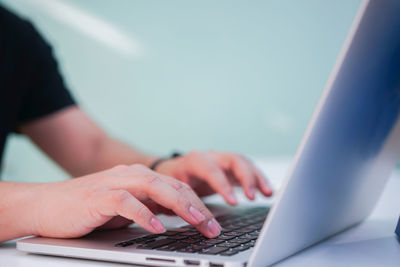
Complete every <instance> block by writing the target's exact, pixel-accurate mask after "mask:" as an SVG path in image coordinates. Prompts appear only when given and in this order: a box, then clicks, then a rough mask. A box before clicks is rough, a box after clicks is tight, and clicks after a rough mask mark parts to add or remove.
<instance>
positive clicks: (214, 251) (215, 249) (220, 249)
mask: <svg viewBox="0 0 400 267" xmlns="http://www.w3.org/2000/svg"><path fill="white" fill-rule="evenodd" d="M227 249H228V248H224V247H217V246H215V247H210V248H206V249H203V250H202V251H200V252H199V253H200V254H208V255H216V254H218V253H221V252H223V251H225V250H227Z"/></svg>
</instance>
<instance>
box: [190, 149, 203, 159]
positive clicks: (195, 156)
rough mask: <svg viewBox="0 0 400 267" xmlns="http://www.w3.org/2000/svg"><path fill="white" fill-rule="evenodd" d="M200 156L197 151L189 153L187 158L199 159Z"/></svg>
mask: <svg viewBox="0 0 400 267" xmlns="http://www.w3.org/2000/svg"><path fill="white" fill-rule="evenodd" d="M200 155H201V153H200V152H199V151H198V150H193V151H190V153H189V154H188V156H189V157H191V158H198V157H200Z"/></svg>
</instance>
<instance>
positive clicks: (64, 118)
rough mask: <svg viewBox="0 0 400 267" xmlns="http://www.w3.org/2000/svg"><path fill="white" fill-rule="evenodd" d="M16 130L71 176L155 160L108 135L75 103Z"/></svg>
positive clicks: (149, 162)
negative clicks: (27, 137)
mask: <svg viewBox="0 0 400 267" xmlns="http://www.w3.org/2000/svg"><path fill="white" fill-rule="evenodd" d="M20 130H21V132H22V133H23V134H25V135H27V136H29V138H30V139H31V140H32V141H33V142H34V143H35V144H36V145H37V146H38V147H39V148H40V149H42V150H43V151H44V152H46V154H48V155H49V156H50V157H51V158H52V159H53V160H55V161H56V162H57V163H58V164H59V165H60V166H62V167H63V168H64V169H65V170H66V171H67V172H68V173H70V174H71V175H72V176H74V177H76V176H81V175H85V174H88V173H92V172H96V171H100V170H105V169H108V168H111V167H114V166H116V165H119V164H127V165H131V164H134V163H138V164H143V165H146V166H149V165H150V164H151V163H152V162H153V161H154V160H155V159H156V158H155V157H152V156H149V155H146V154H144V153H142V152H140V151H138V150H136V149H134V148H132V147H129V146H127V145H125V144H124V143H122V142H120V141H118V140H116V139H114V138H111V137H110V136H108V135H107V134H106V133H105V132H104V131H103V130H102V129H100V127H98V126H97V125H96V124H95V123H94V122H93V121H92V120H91V119H90V118H89V117H88V116H87V115H86V114H85V113H84V112H82V110H80V109H79V108H78V107H76V106H72V107H69V108H66V109H63V110H61V111H59V112H56V113H55V114H52V115H50V116H47V117H45V118H41V119H38V120H35V121H33V122H30V123H27V124H25V125H23V126H22V127H21V129H20Z"/></svg>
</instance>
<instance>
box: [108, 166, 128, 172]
mask: <svg viewBox="0 0 400 267" xmlns="http://www.w3.org/2000/svg"><path fill="white" fill-rule="evenodd" d="M112 169H113V170H114V171H116V172H118V173H120V172H122V173H125V172H129V171H130V168H129V166H128V165H124V164H120V165H117V166H115V167H113V168H112Z"/></svg>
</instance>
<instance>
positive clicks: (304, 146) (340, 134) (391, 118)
mask: <svg viewBox="0 0 400 267" xmlns="http://www.w3.org/2000/svg"><path fill="white" fill-rule="evenodd" d="M399 14H400V1H398V0H370V1H368V0H365V1H363V2H362V3H361V5H360V8H359V11H358V13H357V15H356V18H355V20H354V22H353V25H352V27H351V29H350V32H349V34H348V37H347V39H346V41H345V43H344V46H343V48H342V51H341V53H340V55H339V57H338V59H337V62H336V64H335V67H334V68H333V71H332V73H331V75H330V78H329V80H328V82H327V85H326V88H325V90H324V92H323V95H322V97H321V99H320V101H319V104H318V106H317V108H316V110H315V112H314V115H313V117H312V119H311V122H310V124H309V126H308V129H307V131H306V133H305V135H304V137H303V140H302V142H301V144H300V147H299V149H298V152H297V154H296V156H295V159H294V161H293V164H292V167H291V170H290V172H289V175H288V177H287V179H286V181H285V182H284V184H283V186H282V188H281V189H280V191H279V192H278V193H277V196H276V200H275V204H274V205H273V206H272V209H271V211H270V212H269V214H268V217H267V219H266V221H265V223H264V225H263V227H262V230H261V233H260V235H259V237H258V239H257V242H256V244H255V246H254V247H253V248H251V249H248V250H245V251H243V252H241V253H238V254H235V255H233V256H230V257H227V256H220V255H202V254H199V253H181V252H168V251H158V250H143V249H138V248H137V246H136V245H133V246H128V247H116V246H115V244H117V243H119V242H121V241H124V240H128V239H132V238H134V237H136V236H138V237H139V236H141V235H143V234H144V233H145V232H144V231H142V230H140V229H138V228H135V227H133V228H127V229H121V230H114V231H103V232H94V233H92V234H90V235H88V236H85V237H82V238H78V239H53V238H44V237H32V238H27V239H23V240H19V241H18V242H17V248H18V249H19V250H22V251H26V252H31V253H38V254H46V255H57V256H66V257H75V258H85V259H95V260H104V261H113V262H126V263H136V264H144V265H164V266H185V265H186V266H187V265H192V266H214V267H215V266H218V267H222V266H244V265H245V264H247V266H251V267H255V266H267V265H270V264H273V263H276V262H277V261H280V260H282V259H284V258H286V257H288V256H290V255H292V254H294V253H296V252H298V251H300V250H302V249H305V248H307V247H309V246H311V245H313V244H315V243H316V242H319V241H321V240H323V239H326V238H328V237H329V236H331V235H334V234H336V233H338V232H340V231H343V230H345V229H347V228H349V227H351V226H353V225H355V224H357V223H359V222H361V221H362V220H364V219H365V218H366V217H367V216H368V215H369V213H370V212H371V211H372V209H373V208H374V205H375V204H376V202H377V200H378V198H379V196H380V194H381V192H382V190H383V188H384V185H385V183H386V181H387V180H388V178H389V176H390V173H391V171H392V169H393V168H394V165H395V163H396V160H397V159H398V156H399V155H400V120H399V112H400V15H399ZM224 212H231V209H226V210H225V209H223V210H219V211H216V213H218V214H221V213H224Z"/></svg>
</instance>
